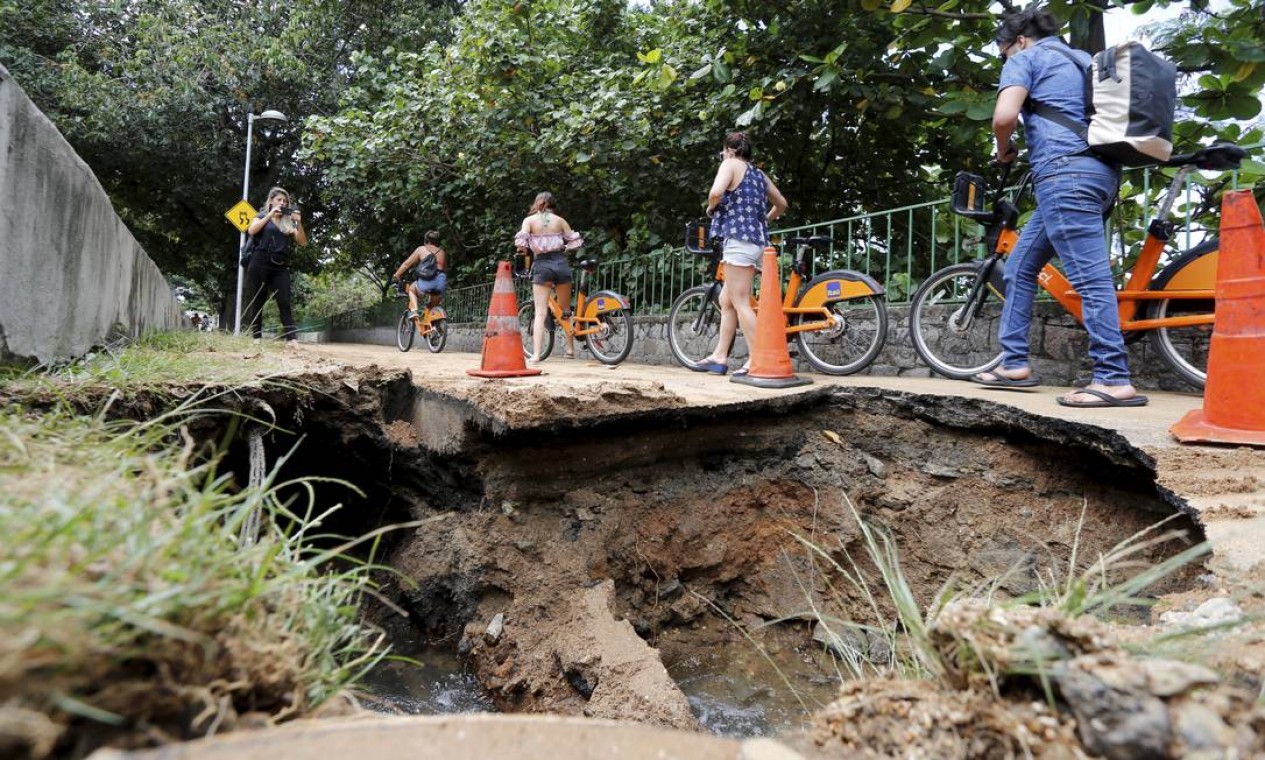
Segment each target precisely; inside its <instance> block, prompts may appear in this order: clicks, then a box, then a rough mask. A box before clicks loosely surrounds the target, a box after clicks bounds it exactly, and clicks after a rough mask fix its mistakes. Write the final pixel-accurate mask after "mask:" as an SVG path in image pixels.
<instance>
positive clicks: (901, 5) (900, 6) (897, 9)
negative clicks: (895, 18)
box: [892, 0, 913, 13]
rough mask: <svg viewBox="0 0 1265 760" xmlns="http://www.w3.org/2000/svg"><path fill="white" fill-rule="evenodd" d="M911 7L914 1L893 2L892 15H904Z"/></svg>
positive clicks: (895, 0)
mask: <svg viewBox="0 0 1265 760" xmlns="http://www.w3.org/2000/svg"><path fill="white" fill-rule="evenodd" d="M910 5H913V0H892V13H904V12H905V10H906V9H907V8H909V6H910Z"/></svg>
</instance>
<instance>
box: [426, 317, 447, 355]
mask: <svg viewBox="0 0 1265 760" xmlns="http://www.w3.org/2000/svg"><path fill="white" fill-rule="evenodd" d="M447 343H448V320H446V319H441V320H438V321H436V322H431V324H430V332H428V333H426V347H427V348H428V349H430V352H431V353H432V354H437V353H439V352H440V351H443V350H444V345H445V344H447Z"/></svg>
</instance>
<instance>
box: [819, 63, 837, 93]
mask: <svg viewBox="0 0 1265 760" xmlns="http://www.w3.org/2000/svg"><path fill="white" fill-rule="evenodd" d="M838 78H839V74H838V72H836V71H835V70H834V69H826V70H825V71H824V72H823V73H822V75H821V76H819V77H817V81H816V82H813V90H814V91H815V92H820V91H822V90H828V89H830V85H831V84H832V83H834V81H835V80H836V79H838Z"/></svg>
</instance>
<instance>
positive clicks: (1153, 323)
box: [971, 165, 1216, 332]
mask: <svg viewBox="0 0 1265 760" xmlns="http://www.w3.org/2000/svg"><path fill="white" fill-rule="evenodd" d="M1194 170H1195V167H1194V166H1189V165H1187V166H1182V167H1180V168H1179V169H1178V170H1177V174H1176V175H1174V177H1173V181H1172V182H1171V183H1170V184H1169V187H1168V191H1167V192H1166V193H1165V195H1164V198H1163V200H1162V201H1161V202H1160V205H1159V209H1158V211H1157V213H1156V216H1155V218H1154V219H1152V220H1151V223H1150V225H1149V226H1148V227H1147V233H1146V240H1145V242H1144V243H1143V246H1142V252H1141V254H1140V255H1139V256H1138V260H1137V262H1136V264H1135V265H1134V267H1133V269H1132V270H1131V271H1130V272H1129V277H1128V279H1127V280H1126V281H1125V283H1124V286H1123V287H1122V288H1120V289H1118V290H1117V291H1116V300H1117V303H1118V308H1119V312H1120V329H1121V330H1122V331H1125V332H1130V331H1135V330H1154V329H1156V328H1160V327H1193V326H1196V325H1211V324H1212V323H1213V320H1214V315H1213V313H1212V312H1209V313H1207V314H1188V315H1182V316H1175V317H1162V318H1158V319H1156V318H1152V319H1138V318H1137V316H1138V309H1139V302H1141V301H1159V300H1172V301H1180V300H1212V299H1213V298H1214V297H1215V293H1214V288H1215V283H1216V258H1215V257H1212V256H1207V257H1204V258H1205V259H1207V260H1206V261H1201V262H1199V263H1198V264H1197V265H1195V266H1192V267H1187V268H1186V269H1185V270H1183V272H1182V277H1181V278H1180V282H1170V283H1168V285H1167V286H1166V287H1165V289H1163V290H1152V289H1150V285H1151V281H1152V279H1153V278H1154V277H1155V275H1156V273H1157V267H1158V265H1159V262H1160V256H1161V255H1163V253H1164V247H1165V245H1166V244H1167V242H1168V241H1169V239H1170V238H1171V237H1172V233H1173V223H1172V222H1170V221H1168V215H1169V212H1171V211H1172V207H1173V203H1174V202H1175V201H1176V199H1177V196H1178V193H1179V192H1180V191H1181V187H1182V184H1183V183H1184V182H1185V180H1186V178H1187V176H1189V175H1190V173H1191V172H1193V171H1194ZM1003 176H1004V175H1003ZM1027 182H1028V178H1027V177H1025V178H1024V180H1023V181H1021V182H1020V192H1022V189H1023V187H1025V186H1026V184H1027ZM1001 184H1004V179H1003V180H1002V183H1001ZM1017 195H1018V194H1016V196H1017ZM998 223H999V224H1001V225H1002V229H1001V230H1000V231H999V232H998V234H997V243H996V245H995V246H994V249H993V250H994V252H995V254H996V255H997V256H999V257H1001V258H1005V257H1008V256H1009V255H1010V253H1011V252H1012V251H1013V250H1014V248H1015V244H1016V243H1018V242H1019V231H1018V230H1017V229H1015V227H1014V222H1013V220H1012V219H1010V218H1007V219H1004V220H1002V221H1000V222H998ZM987 280H988V278H981V279H980V282H981V283H983V282H986V281H987ZM1037 283H1038V284H1039V285H1040V286H1041V287H1042V288H1044V289H1045V291H1046V292H1048V293H1049V294H1050V295H1051V296H1052V297H1053V298H1054V300H1055V301H1057V302H1058V303H1059V304H1060V305H1061V306H1062V307H1063V308H1064V309H1066V310H1067V312H1068V313H1069V314H1071V315H1072V316H1073V317H1074V318H1075V319H1076V321H1077V322H1083V321H1084V318H1083V315H1082V312H1081V297H1080V294H1079V293H1077V292H1076V289H1075V288H1074V287H1072V284H1071V283H1070V282H1069V281H1068V279H1067V277H1066V276H1065V275H1064V274H1063V273H1062V272H1061V271H1059V270H1058V269H1057V268H1056V267H1055V266H1054V264H1053V263H1049V264H1046V265H1045V267H1044V268H1043V269H1042V270H1041V272H1040V274H1038V275H1037ZM974 295H975V294H974V293H972V294H971V296H972V300H975V299H974ZM972 316H974V315H972Z"/></svg>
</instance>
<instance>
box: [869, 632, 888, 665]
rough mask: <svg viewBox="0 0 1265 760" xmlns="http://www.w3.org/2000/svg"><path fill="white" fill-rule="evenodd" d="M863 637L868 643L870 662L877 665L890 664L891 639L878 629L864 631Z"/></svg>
mask: <svg viewBox="0 0 1265 760" xmlns="http://www.w3.org/2000/svg"><path fill="white" fill-rule="evenodd" d="M865 638H866V643H867V644H868V649H869V660H870V662H872V663H874V664H875V665H879V666H883V665H888V664H891V662H892V642H891V640H890V639H888V638H887V637H886V636H884V635H883V634H882V633H879V632H878V631H866V632H865Z"/></svg>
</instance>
